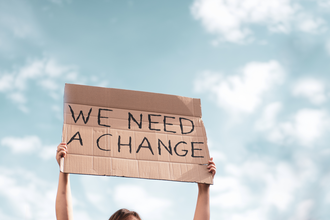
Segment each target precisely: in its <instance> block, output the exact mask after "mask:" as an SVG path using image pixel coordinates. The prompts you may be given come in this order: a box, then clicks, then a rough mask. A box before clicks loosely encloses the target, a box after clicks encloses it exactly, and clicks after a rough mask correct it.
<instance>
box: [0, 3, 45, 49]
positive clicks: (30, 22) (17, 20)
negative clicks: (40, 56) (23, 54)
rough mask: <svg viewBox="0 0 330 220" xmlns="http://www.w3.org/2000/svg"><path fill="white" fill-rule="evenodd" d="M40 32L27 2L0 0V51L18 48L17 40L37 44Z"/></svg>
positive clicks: (40, 36)
mask: <svg viewBox="0 0 330 220" xmlns="http://www.w3.org/2000/svg"><path fill="white" fill-rule="evenodd" d="M41 38H42V33H41V30H40V27H39V24H38V22H37V19H36V17H35V13H34V12H33V9H32V8H31V6H30V4H29V2H26V1H19V0H11V1H0V48H1V50H0V53H4V54H5V53H6V52H13V51H17V50H19V46H18V45H19V44H17V40H20V41H21V40H24V41H28V42H29V43H30V42H32V43H34V44H39V43H40V42H41V41H42V40H41Z"/></svg>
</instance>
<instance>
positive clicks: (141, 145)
mask: <svg viewBox="0 0 330 220" xmlns="http://www.w3.org/2000/svg"><path fill="white" fill-rule="evenodd" d="M144 140H146V141H147V143H148V146H143V143H144ZM141 147H143V148H149V150H150V151H151V153H152V155H154V152H153V151H152V148H151V146H150V142H149V140H148V139H147V138H146V137H144V138H143V140H142V142H141V144H140V145H139V147H138V149H137V151H136V153H139V151H140V149H141Z"/></svg>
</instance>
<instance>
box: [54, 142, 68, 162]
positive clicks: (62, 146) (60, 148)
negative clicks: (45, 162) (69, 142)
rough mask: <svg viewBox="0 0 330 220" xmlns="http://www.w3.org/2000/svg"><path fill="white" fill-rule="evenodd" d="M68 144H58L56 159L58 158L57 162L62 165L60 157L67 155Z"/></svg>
mask: <svg viewBox="0 0 330 220" xmlns="http://www.w3.org/2000/svg"><path fill="white" fill-rule="evenodd" d="M67 149H68V148H67V146H66V143H60V144H59V145H58V146H57V151H56V160H57V163H58V165H60V159H61V158H62V157H65V156H66V154H67Z"/></svg>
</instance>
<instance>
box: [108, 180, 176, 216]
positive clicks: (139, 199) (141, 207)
mask: <svg viewBox="0 0 330 220" xmlns="http://www.w3.org/2000/svg"><path fill="white" fill-rule="evenodd" d="M114 199H115V201H116V203H118V204H119V205H120V206H121V207H128V209H132V210H134V211H137V212H138V213H140V215H141V216H142V217H143V218H144V219H165V218H164V213H166V212H167V210H168V209H169V208H170V206H171V205H172V203H171V201H170V200H168V199H165V198H159V197H155V196H152V195H150V194H148V192H147V191H146V190H145V189H144V188H142V187H140V186H136V185H121V186H118V187H116V189H115V193H114Z"/></svg>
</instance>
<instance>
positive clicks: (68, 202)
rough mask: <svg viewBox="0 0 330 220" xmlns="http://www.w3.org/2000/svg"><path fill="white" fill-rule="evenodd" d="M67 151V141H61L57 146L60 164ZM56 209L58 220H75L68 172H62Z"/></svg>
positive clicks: (57, 157)
mask: <svg viewBox="0 0 330 220" xmlns="http://www.w3.org/2000/svg"><path fill="white" fill-rule="evenodd" d="M66 151H67V146H66V143H61V144H59V145H58V146H57V152H56V160H57V163H58V164H60V159H61V157H65V156H66ZM55 209H56V218H57V220H73V214H72V213H73V211H72V198H71V189H70V178H69V174H68V173H62V172H60V176H59V179H58V188H57V195H56V204H55Z"/></svg>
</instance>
